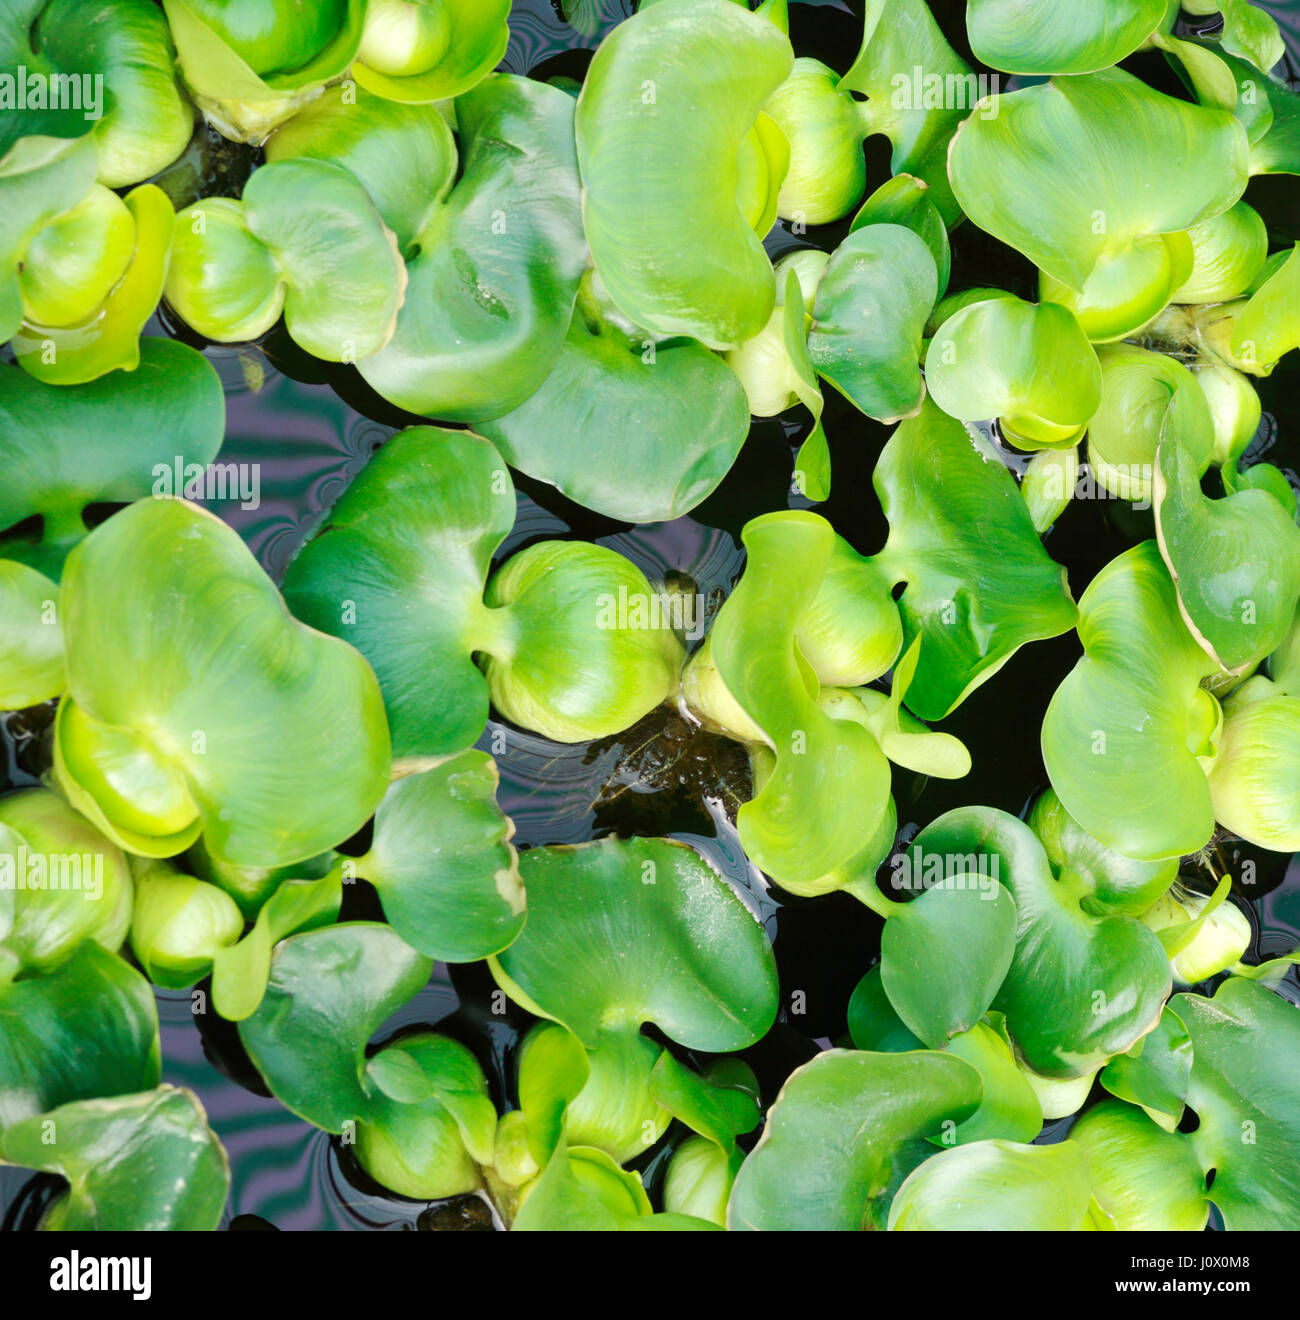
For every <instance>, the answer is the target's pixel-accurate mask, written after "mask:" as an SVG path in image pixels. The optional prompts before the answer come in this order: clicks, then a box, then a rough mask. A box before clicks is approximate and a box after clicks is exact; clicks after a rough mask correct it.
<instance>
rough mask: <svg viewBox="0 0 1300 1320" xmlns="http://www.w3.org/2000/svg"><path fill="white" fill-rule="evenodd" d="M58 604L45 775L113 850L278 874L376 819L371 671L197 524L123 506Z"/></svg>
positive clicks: (82, 553)
mask: <svg viewBox="0 0 1300 1320" xmlns="http://www.w3.org/2000/svg"><path fill="white" fill-rule="evenodd" d="M60 606H61V610H62V614H63V635H64V642H65V646H66V648H67V669H68V690H69V694H70V695H69V696H68V697H67V698H65V699H64V701H63V703H62V704H61V705H60V708H59V718H58V724H57V727H56V731H55V742H56V752H55V758H56V775H57V777H58V780H59V782H60V784H61V785H63V786H64V787H65V788H66V789H67V791H68V792H70V793H71V794H73V798H74V804H75V805H76V806H77V807H78V808H79V809H80V810H83V811H87V812H89V813H91V815H92V819H93V820H95V822H96V824H98V825H100V827H101V828H104V827H105V826H107V832H109V834H110V837H115V838H117V839H118V840H119V841H120V842H122V843H124V844H125V845H126V846H127V848H128V849H129V850H130V851H133V852H140V853H143V854H145V855H148V856H171V855H173V854H174V853H176V852H179V851H181V850H182V849H183V848H185V847H187V846H188V845H189V844H191V843H192V842H193V841H194V838H195V837H196V835H197V834H198V833H199V832H200V831H202V832H203V833H204V835H205V839H206V843H207V846H208V848H209V850H210V851H211V852H212V853H214V854H215V855H217V856H219V857H223V858H226V859H227V860H229V861H231V862H235V863H237V864H243V865H260V866H268V865H271V866H273V865H282V864H288V863H291V862H295V861H300V860H304V859H306V858H309V857H314V856H315V855H316V854H318V853H320V852H322V851H323V850H324V849H326V848H329V847H331V846H333V845H334V844H336V843H338V842H340V841H341V840H343V839H346V838H347V837H348V836H349V835H350V834H352V833H354V832H355V831H356V830H358V829H359V828H360V827H361V825H362V824H364V823H365V821H366V820H367V819H368V818H369V817H370V814H371V813H372V812H373V810H374V809H375V807H376V806H377V805H378V803H379V799H380V798H381V797H382V796H383V792H384V789H385V787H386V785H387V782H388V772H389V745H388V730H387V728H386V726H385V723H384V713H383V704H382V699H381V697H380V693H379V687H378V684H377V683H376V682H375V677H374V675H373V673H371V671H370V668H369V667H368V666H367V665H366V663H365V661H364V660H363V659H362V657H361V656H359V655H358V654H357V653H356V652H355V651H353V650H352V649H351V648H350V647H348V646H346V645H343V644H341V643H339V642H338V641H336V640H335V639H333V638H326V637H322V636H321V635H320V634H318V633H315V632H313V631H312V630H311V629H309V628H305V627H303V626H302V625H301V624H299V623H297V622H296V621H295V620H293V619H292V618H290V617H289V615H288V612H287V611H286V610H285V607H284V602H283V601H282V600H281V599H280V596H279V593H278V592H277V591H276V590H275V587H274V586H273V585H272V584H271V581H270V579H269V578H267V576H266V574H265V573H264V572H263V571H262V569H261V568H260V567H259V566H258V565H257V562H256V561H255V560H254V558H253V556H252V554H251V553H250V551H249V550H248V548H247V547H246V546H245V545H244V543H243V542H242V541H241V540H240V539H239V537H238V536H237V535H236V534H235V532H234V531H232V530H231V529H230V528H229V527H228V526H226V525H225V524H224V523H222V522H219V521H218V520H217V519H216V518H215V517H213V516H212V515H211V514H209V513H206V512H204V511H203V510H201V509H198V508H196V507H195V506H194V505H191V504H186V503H184V502H183V501H180V500H173V499H168V500H160V499H153V500H144V501H141V502H140V503H138V504H134V505H131V506H130V507H129V508H127V509H124V510H123V511H122V512H121V513H118V514H116V515H115V516H114V517H112V518H110V519H109V520H108V521H107V522H106V523H104V524H102V525H101V526H100V527H98V528H96V530H95V531H94V532H92V533H91V534H90V536H89V537H87V538H86V540H85V541H84V542H82V544H81V545H79V546H78V547H77V548H76V549H75V550H74V551H73V552H72V554H71V555H70V556H69V558H68V564H67V568H66V571H65V574H64V581H63V591H62V595H61V600H60ZM232 636H237V637H238V638H239V645H238V646H237V647H233V648H232V646H231V645H230V638H231V637H232Z"/></svg>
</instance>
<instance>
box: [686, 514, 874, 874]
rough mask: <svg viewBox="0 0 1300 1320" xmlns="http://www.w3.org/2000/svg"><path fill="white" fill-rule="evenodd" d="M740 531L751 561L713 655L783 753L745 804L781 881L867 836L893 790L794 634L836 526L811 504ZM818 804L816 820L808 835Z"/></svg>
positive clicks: (816, 870) (755, 857) (820, 870)
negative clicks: (810, 678) (806, 662)
mask: <svg viewBox="0 0 1300 1320" xmlns="http://www.w3.org/2000/svg"><path fill="white" fill-rule="evenodd" d="M742 538H743V540H744V542H745V547H746V549H747V550H748V552H749V560H748V563H747V565H746V569H745V573H744V576H743V577H742V578H741V580H740V582H739V584H738V585H737V587H736V589H735V591H733V592H732V594H731V596H730V598H729V599H728V600H727V602H726V604H725V605H724V606H723V608H722V610H721V611H720V612H719V614H718V617H717V619H716V620H715V622H714V625H713V628H712V630H711V632H710V634H709V643H708V646H709V655H710V657H711V659H712V662H713V664H714V665H715V666H716V672H717V675H718V678H719V680H720V683H721V686H722V689H723V691H724V693H725V694H726V695H727V696H728V697H729V699H730V700H731V701H732V702H733V703H734V704H735V705H736V706H737V707H738V709H739V711H740V713H741V715H742V717H743V718H744V719H745V720H746V721H748V722H749V725H750V727H752V728H755V729H757V730H758V731H759V733H760V735H761V737H762V739H763V741H764V742H765V743H766V744H767V745H768V746H769V747H770V748H771V749H772V751H773V752H774V753H775V763H774V765H773V768H772V772H771V774H770V776H768V777H767V779H766V781H765V782H764V784H763V785H762V787H761V788H760V789H759V791H758V792H757V793H756V794H755V796H754V798H753V799H752V800H751V801H749V802H747V803H745V804H744V805H743V806H742V807H741V808H740V810H739V813H738V817H737V822H738V826H739V829H740V841H741V844H742V845H743V847H744V849H745V853H746V855H747V856H748V857H749V858H750V860H751V861H753V862H754V864H755V865H756V866H758V867H760V868H761V869H762V870H764V871H766V872H767V873H768V874H769V875H771V876H772V877H773V879H775V880H777V881H778V883H781V884H785V885H800V884H806V883H809V882H813V881H816V880H818V879H820V878H821V877H822V876H824V875H826V874H827V873H828V872H831V871H834V870H835V869H836V868H837V867H840V866H843V865H844V864H845V863H847V862H848V861H849V860H850V859H851V858H852V857H853V856H854V855H855V854H856V853H857V852H858V851H859V849H860V848H861V847H862V845H863V844H864V843H865V842H866V839H865V838H864V837H863V836H864V833H866V832H869V831H870V830H871V829H872V827H873V825H874V823H875V821H876V820H877V819H878V818H879V816H880V815H881V813H882V812H883V811H884V810H885V804H886V802H887V800H888V797H889V767H888V763H887V762H886V760H885V757H884V755H883V753H882V752H881V751H880V748H879V747H878V746H877V744H876V741H875V739H874V738H872V737H871V735H870V734H869V733H868V732H867V731H866V730H865V729H864V728H862V727H861V726H860V725H857V724H854V723H851V722H845V721H843V720H835V719H832V718H831V717H830V716H828V715H826V714H825V713H824V712H823V711H822V710H821V709H820V708H819V706H818V704H817V701H816V698H815V690H814V691H810V690H809V686H808V682H807V677H806V673H805V670H804V669H803V668H802V667H801V663H800V659H801V658H800V655H799V651H798V649H797V646H796V644H795V637H796V634H797V630H798V628H799V626H800V622H801V620H802V618H803V616H804V614H805V612H806V611H807V609H808V607H809V605H810V604H811V603H812V602H813V601H814V599H815V593H816V591H817V587H818V584H819V583H820V582H821V580H822V579H823V577H824V576H825V574H826V572H827V571H828V569H829V567H830V565H831V562H832V555H833V553H834V546H835V537H834V533H833V532H832V531H831V528H830V524H829V523H827V522H825V521H824V520H823V519H821V518H818V517H817V516H816V515H815V514H808V513H775V514H766V515H764V516H763V517H761V518H756V519H754V520H753V521H752V522H750V523H748V524H747V525H746V527H745V530H744V532H743V533H742ZM814 814H815V815H816V817H817V819H818V821H819V828H818V830H817V832H816V834H815V835H811V836H810V835H809V833H808V830H807V822H808V819H809V817H810V816H811V815H814Z"/></svg>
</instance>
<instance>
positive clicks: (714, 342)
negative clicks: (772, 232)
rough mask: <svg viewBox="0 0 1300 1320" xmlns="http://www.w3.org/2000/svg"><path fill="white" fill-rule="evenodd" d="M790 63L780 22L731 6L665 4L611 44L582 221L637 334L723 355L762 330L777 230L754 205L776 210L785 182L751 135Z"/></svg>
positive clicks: (591, 103)
mask: <svg viewBox="0 0 1300 1320" xmlns="http://www.w3.org/2000/svg"><path fill="white" fill-rule="evenodd" d="M793 62H794V56H793V53H792V52H791V49H790V43H789V40H788V39H787V38H786V36H785V34H784V33H783V32H781V31H780V30H779V28H778V27H777V26H776V25H775V24H773V23H769V22H768V21H767V20H766V19H764V18H762V17H759V16H756V15H753V14H750V13H748V12H746V10H744V9H743V8H741V7H740V6H738V5H734V4H728V3H726V0H660V3H657V4H655V5H653V6H652V7H649V8H645V9H643V10H642V11H641V12H639V13H638V14H636V15H635V16H633V17H632V18H630V19H628V20H626V21H625V22H622V23H620V24H619V25H618V26H617V27H616V28H615V29H614V30H613V32H611V33H610V34H609V36H608V37H606V39H605V40H604V41H603V42H601V44H600V48H599V50H598V51H597V52H596V55H595V57H594V58H593V60H592V62H591V66H590V68H589V69H588V70H587V76H586V80H585V81H584V83H583V87H582V95H581V97H580V98H579V102H578V114H577V125H576V126H577V143H578V163H579V167H580V169H581V171H582V183H583V207H582V215H583V225H584V228H585V231H586V235H587V242H588V243H589V244H590V245H591V254H592V259H593V261H594V262H595V266H596V269H597V271H599V273H600V277H601V279H602V280H603V281H604V283H605V287H606V288H607V289H608V290H609V293H610V296H611V297H612V298H613V300H614V302H615V303H616V304H617V305H618V306H619V307H620V308H621V309H622V311H623V312H624V314H625V315H627V316H629V317H630V318H631V319H632V320H633V321H635V322H636V323H637V324H638V325H644V326H646V327H647V328H648V329H650V330H653V331H655V332H657V333H659V334H664V335H688V336H690V337H691V338H693V339H698V340H700V342H701V343H703V344H705V345H707V346H708V347H709V348H716V349H724V348H736V347H739V345H741V344H742V343H744V341H745V340H747V339H751V338H752V337H753V336H754V335H756V334H758V332H759V331H760V330H761V329H762V328H763V325H764V323H765V322H766V320H767V318H768V315H769V313H770V312H771V310H772V306H773V301H774V294H775V290H774V284H773V278H772V268H771V264H770V262H769V261H768V259H767V256H766V255H765V254H764V252H763V245H762V242H761V241H760V240H761V238H762V233H763V232H766V229H767V228H768V227H769V226H770V224H771V220H770V218H767V217H766V216H762V215H760V214H753V213H751V212H750V210H749V205H748V203H749V200H750V196H749V195H750V194H751V193H753V194H756V195H759V196H762V197H764V198H765V196H766V194H767V193H768V192H770V193H771V197H772V200H773V201H775V199H776V191H777V188H779V187H780V180H779V179H778V180H776V188H771V187H770V180H769V179H768V178H767V175H768V172H769V168H770V167H769V164H768V161H767V158H766V153H765V151H764V150H763V148H762V146H761V144H759V143H756V142H755V141H754V139H753V130H754V126H755V120H756V117H757V116H758V113H759V111H760V109H761V108H762V106H763V103H764V102H765V101H766V100H767V98H768V97H769V96H770V95H771V94H772V92H774V91H775V90H776V89H777V87H779V86H780V84H781V83H782V82H783V81H784V80H785V78H786V76H787V75H788V74H789V73H790V70H791V67H792V65H793ZM769 122H770V121H769ZM776 131H777V135H778V137H780V136H782V135H780V133H779V130H776ZM782 140H783V139H782ZM747 164H748V169H747V168H746V166H747ZM759 175H761V176H762V181H761V183H760V181H759V179H758V177H757V176H759ZM747 184H748V187H747V186H746V185H747ZM758 209H759V211H760V212H761V211H763V210H764V209H765V206H762V205H760V206H759V208H758ZM761 219H767V224H763V225H760V226H759V227H760V228H761V230H762V232H759V233H755V227H756V226H755V224H754V221H756V220H761ZM684 253H690V254H691V256H690V260H689V261H683V260H682V255H683V254H684Z"/></svg>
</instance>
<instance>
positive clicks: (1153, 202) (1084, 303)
mask: <svg viewBox="0 0 1300 1320" xmlns="http://www.w3.org/2000/svg"><path fill="white" fill-rule="evenodd" d="M996 106H997V114H996V116H989V117H986V116H982V115H972V116H971V117H970V118H969V119H967V120H966V122H965V123H964V124H963V125H962V126H961V128H960V129H959V130H958V132H957V135H956V137H954V139H953V145H952V151H951V154H950V159H949V173H950V175H951V179H952V186H953V191H954V192H955V193H956V196H957V200H958V201H959V202H960V203H961V205H962V209H963V210H964V211H965V212H966V213H967V215H969V216H970V218H971V219H972V220H973V221H974V222H975V223H976V224H977V225H979V227H980V228H981V229H985V230H987V231H988V232H989V233H991V234H992V235H994V237H996V238H999V239H1001V240H1002V241H1003V242H1004V243H1007V244H1009V245H1010V246H1011V247H1014V248H1015V249H1016V250H1017V251H1019V252H1022V253H1023V254H1024V255H1025V256H1027V257H1028V258H1029V260H1030V261H1032V262H1033V263H1034V264H1035V265H1036V266H1038V267H1039V268H1040V269H1041V270H1042V271H1043V272H1044V275H1045V276H1046V277H1048V279H1047V280H1046V281H1045V282H1044V285H1043V287H1042V296H1043V298H1044V299H1047V300H1051V301H1054V302H1064V301H1067V294H1068V291H1070V290H1072V291H1073V292H1074V294H1075V295H1078V300H1076V301H1075V305H1074V307H1073V310H1074V311H1075V312H1076V313H1077V314H1078V315H1079V318H1080V321H1081V322H1082V324H1083V328H1084V330H1085V331H1086V332H1087V333H1088V335H1089V337H1090V338H1094V339H1119V338H1122V337H1123V336H1124V335H1125V334H1127V333H1129V332H1131V331H1132V330H1135V329H1137V328H1138V327H1139V326H1141V325H1143V324H1144V323H1145V322H1146V321H1148V320H1150V319H1151V317H1152V316H1154V315H1155V314H1156V313H1157V312H1158V311H1160V309H1161V308H1162V307H1164V305H1165V304H1166V303H1167V302H1168V301H1169V296H1170V294H1171V293H1172V292H1173V290H1174V289H1176V288H1177V287H1178V286H1179V285H1180V284H1182V283H1183V282H1184V280H1185V279H1186V278H1187V275H1188V273H1189V272H1190V261H1191V244H1190V242H1189V241H1188V240H1187V238H1186V237H1185V236H1182V237H1180V236H1179V231H1182V230H1186V229H1188V228H1189V227H1190V226H1192V225H1194V224H1197V223H1198V222H1199V221H1202V220H1207V219H1209V218H1210V217H1211V216H1214V215H1217V214H1218V213H1219V212H1221V211H1225V210H1227V209H1228V207H1230V206H1232V205H1233V203H1234V202H1236V201H1237V199H1238V198H1239V197H1240V196H1241V194H1242V191H1243V189H1244V188H1245V186H1246V178H1247V143H1246V134H1245V130H1244V129H1243V128H1242V127H1241V125H1240V124H1239V123H1238V122H1236V121H1235V120H1234V119H1233V117H1232V115H1230V114H1229V113H1228V112H1227V111H1225V110H1217V109H1211V108H1206V107H1201V106H1196V105H1192V104H1189V103H1188V102H1186V101H1179V100H1175V99H1174V98H1172V97H1168V96H1165V95H1163V94H1162V93H1160V92H1156V91H1153V90H1152V89H1151V88H1149V87H1147V86H1146V85H1145V84H1144V83H1142V82H1140V81H1139V80H1138V79H1137V78H1135V77H1133V75H1132V74H1129V73H1125V72H1124V71H1123V70H1120V69H1104V70H1101V71H1099V72H1096V73H1089V74H1084V75H1081V76H1078V77H1069V78H1061V79H1056V80H1054V81H1052V82H1050V83H1045V84H1042V85H1039V86H1034V87H1027V88H1024V89H1022V90H1020V91H1017V92H1011V93H1006V94H1003V95H1001V96H999V97H998V98H997V101H996ZM1118 122H1122V123H1124V124H1126V125H1127V126H1128V127H1127V129H1126V131H1125V133H1124V135H1123V136H1122V137H1116V136H1115V133H1114V131H1113V125H1114V124H1116V123H1118ZM1189 159H1194V160H1196V161H1197V162H1198V164H1199V168H1198V169H1196V170H1195V171H1191V172H1189V171H1188V170H1187V169H1186V168H1185V167H1184V162H1185V161H1187V160H1189ZM1135 180H1139V181H1140V183H1141V186H1140V187H1135V186H1134V181H1135ZM1057 284H1059V285H1062V286H1065V292H1062V291H1061V290H1060V289H1058V288H1057V287H1056V285H1057Z"/></svg>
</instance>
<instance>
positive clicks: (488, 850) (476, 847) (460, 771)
mask: <svg viewBox="0 0 1300 1320" xmlns="http://www.w3.org/2000/svg"><path fill="white" fill-rule="evenodd" d="M498 780H499V775H498V773H497V767H496V762H495V761H493V759H492V758H491V757H490V756H489V755H488V754H487V753H486V752H478V751H466V752H460V753H458V754H457V755H455V756H451V757H448V758H447V759H446V760H445V761H442V762H441V763H439V764H438V765H436V766H435V767H433V768H432V769H430V770H426V771H424V772H423V773H421V774H414V775H408V776H406V777H405V778H402V779H398V780H396V781H395V782H394V783H393V785H392V787H391V788H389V790H388V793H387V794H386V796H385V797H384V800H383V801H382V802H381V803H380V804H379V809H378V811H376V813H375V826H374V840H373V842H372V844H371V846H370V851H369V852H368V853H367V854H366V855H365V856H364V857H362V858H361V859H359V860H358V861H357V863H356V869H357V873H358V874H359V875H362V876H364V877H365V878H366V879H367V880H369V881H370V882H371V884H373V885H374V886H375V888H376V889H377V890H378V891H379V901H380V902H381V903H382V904H383V908H384V915H385V917H386V918H387V919H388V920H389V922H391V923H392V925H393V928H394V929H395V930H396V931H397V933H398V934H399V935H401V936H402V938H403V939H404V940H405V941H406V942H407V943H408V944H409V945H411V947H412V948H415V949H418V950H419V951H420V952H421V953H423V954H426V955H427V956H428V957H430V958H438V959H440V960H442V961H444V962H476V961H477V960H478V959H480V958H486V957H487V956H488V955H489V954H493V953H498V952H500V950H501V949H503V948H505V946H506V945H507V944H509V943H510V942H511V941H512V940H513V939H514V938H515V936H516V935H518V934H519V932H520V930H521V929H522V928H523V924H524V916H525V913H524V887H523V882H522V881H521V880H520V878H519V866H518V860H517V858H516V856H515V850H514V847H513V846H512V844H511V843H510V837H511V835H513V834H514V825H513V823H512V822H511V821H510V820H509V819H508V818H507V817H506V816H505V814H504V813H503V812H502V810H501V808H500V807H499V806H497V802H496V792H497V783H498Z"/></svg>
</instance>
